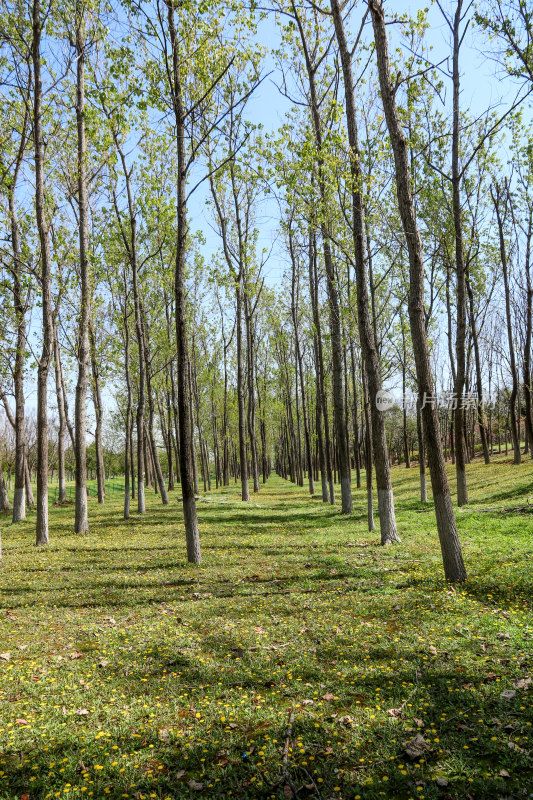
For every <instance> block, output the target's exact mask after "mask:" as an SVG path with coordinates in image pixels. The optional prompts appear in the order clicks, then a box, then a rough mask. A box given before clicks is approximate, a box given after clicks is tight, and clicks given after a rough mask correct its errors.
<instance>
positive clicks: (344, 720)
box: [338, 714, 354, 728]
mask: <svg viewBox="0 0 533 800" xmlns="http://www.w3.org/2000/svg"><path fill="white" fill-rule="evenodd" d="M338 721H339V722H340V724H341V725H346V727H347V728H353V726H354V721H353V719H352V718H351V716H350V715H349V714H345V715H344V717H339V719H338Z"/></svg>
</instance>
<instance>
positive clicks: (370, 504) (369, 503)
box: [361, 362, 376, 531]
mask: <svg viewBox="0 0 533 800" xmlns="http://www.w3.org/2000/svg"><path fill="white" fill-rule="evenodd" d="M361 377H362V381H363V406H364V410H365V478H366V508H367V521H368V530H369V531H375V530H376V523H375V522H374V498H373V489H372V414H371V413H370V408H369V406H370V399H369V396H368V383H367V379H366V367H365V364H364V362H362V368H361Z"/></svg>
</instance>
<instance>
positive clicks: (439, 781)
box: [435, 778, 448, 787]
mask: <svg viewBox="0 0 533 800" xmlns="http://www.w3.org/2000/svg"><path fill="white" fill-rule="evenodd" d="M435 783H436V784H437V786H442V787H444V786H448V781H447V780H446V778H435Z"/></svg>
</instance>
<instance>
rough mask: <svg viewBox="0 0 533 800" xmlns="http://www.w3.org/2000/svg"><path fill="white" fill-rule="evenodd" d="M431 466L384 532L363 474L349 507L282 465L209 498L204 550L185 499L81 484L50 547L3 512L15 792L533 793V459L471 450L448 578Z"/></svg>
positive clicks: (6, 790)
mask: <svg viewBox="0 0 533 800" xmlns="http://www.w3.org/2000/svg"><path fill="white" fill-rule="evenodd" d="M417 478H418V476H417V471H416V469H411V470H405V469H395V470H394V471H393V484H394V486H395V494H396V502H397V519H398V527H399V532H400V535H401V537H402V543H401V544H399V545H396V546H394V547H390V548H386V549H384V548H381V547H379V546H378V545H377V544H376V542H377V540H378V537H377V535H376V534H369V533H368V531H367V530H366V526H365V514H364V508H365V497H364V491H363V490H358V491H355V508H356V510H355V513H354V515H353V517H351V518H349V519H347V518H344V517H342V516H341V514H340V513H339V512H338V511H337V510H336V509H333V508H331V507H329V506H324V505H323V504H322V503H321V501H320V500H318V499H310V498H309V497H308V495H307V493H306V491H305V490H303V489H298V488H295V487H293V486H292V485H290V484H288V483H286V482H285V481H283V480H281V479H280V478H278V477H276V476H273V477H272V478H271V479H270V480H269V482H268V483H267V485H266V486H265V487H262V489H261V493H260V494H259V496H257V497H254V498H253V500H252V502H251V503H249V504H242V503H241V502H239V495H238V487H233V486H232V487H231V488H229V489H226V490H222V491H218V492H213V493H212V494H211V495H210V496H208V497H207V496H206V497H202V499H201V500H200V501H199V503H198V513H199V518H200V526H201V536H202V547H203V558H204V563H203V565H202V566H201V567H190V566H187V565H186V564H185V561H184V533H183V530H182V522H181V514H180V512H179V506H178V504H177V501H176V495H174V496H173V497H172V499H171V504H170V506H168V507H162V506H161V505H159V503H158V498H157V497H155V496H154V495H153V494H151V493H148V495H149V496H148V510H147V514H146V516H145V517H144V518H143V519H140V518H138V517H136V516H133V518H132V519H131V520H130V521H129V522H124V521H122V520H121V519H120V516H121V501H120V497H119V496H116V495H113V496H112V497H111V498H110V499H109V500H108V501H107V502H106V504H105V506H104V507H98V506H97V504H96V500H95V498H93V497H91V498H90V514H91V525H92V528H91V533H90V534H89V535H87V536H83V537H79V536H75V535H73V534H72V516H73V507H72V506H65V507H61V508H57V507H56V508H52V509H51V545H50V547H49V548H47V549H46V550H36V549H35V548H34V547H33V546H32V542H33V524H34V520H33V519H32V518H31V517H30V519H29V520H28V521H27V522H26V523H22V524H19V525H17V526H12V525H11V524H10V522H9V519H8V518H7V517H3V518H2V519H1V520H0V525H1V527H2V534H3V536H2V538H3V543H4V562H3V565H2V567H1V568H0V603H1V609H0V652H1V653H2V655H0V798H1V800H7V799H8V798H9V800H11V799H12V798H25V800H28V798H31V800H34V798H54V797H62V798H73V797H77V798H81V797H92V798H105V797H110V798H122V797H124V798H140V799H141V800H142V798H207V797H209V798H211V797H216V798H269V797H270V798H278V797H280V798H281V797H291V796H292V789H291V788H290V785H291V783H292V784H293V785H294V786H295V787H296V788H298V789H299V788H300V787H303V788H302V789H301V791H300V792H299V797H300V798H310V797H320V798H323V800H326V799H329V798H350V800H351V799H352V798H361V800H370V798H383V797H384V798H400V799H402V800H403V799H404V798H405V799H407V798H421V800H424V799H425V798H427V799H429V798H458V799H459V798H461V800H462V799H463V798H469V797H470V798H474V800H478V799H481V800H482V799H483V798H489V799H491V798H495V799H496V798H500V797H501V798H521V797H531V796H532V795H531V783H529V781H530V778H531V774H532V764H531V752H532V748H533V744H532V741H531V731H532V728H531V710H532V704H531V690H530V691H529V692H528V690H527V688H525V687H527V683H528V681H527V680H523V679H527V677H528V676H530V675H531V653H532V647H531V633H532V619H531V607H530V602H531V564H532V562H531V544H532V530H533V516H532V515H531V514H529V513H528V511H529V508H528V495H533V465H532V464H531V463H529V462H527V463H525V464H523V465H522V466H519V467H515V466H513V465H512V464H511V463H510V462H508V461H505V460H501V459H500V460H497V461H495V463H494V464H492V465H491V466H489V467H485V466H484V465H483V464H481V463H475V464H472V465H470V467H469V468H468V478H469V487H470V495H471V501H472V502H471V505H470V506H469V507H468V508H466V509H465V510H462V511H460V512H459V513H458V515H457V517H458V525H459V528H460V535H461V539H462V544H463V548H464V555H465V560H466V563H467V569H468V572H469V579H468V581H467V582H466V583H465V584H464V585H461V586H456V587H454V588H452V587H450V586H449V585H447V584H446V583H445V581H444V580H443V578H442V569H441V564H440V551H439V546H438V540H437V535H436V529H435V520H434V515H433V513H432V511H431V510H428V509H427V508H425V507H423V506H422V505H421V504H420V503H419V502H418V483H417ZM520 681H522V682H520ZM515 684H516V685H515ZM520 687H522V688H520ZM512 692H514V694H511V693H512ZM504 693H507V694H504ZM291 715H292V717H293V723H292V727H291V728H290V730H289V729H288V723H289V719H290V718H291ZM417 734H420V735H421V736H423V740H424V744H423V745H422V747H423V748H424V751H423V752H422V753H421V756H420V757H418V758H413V759H411V758H410V757H409V756H408V755H407V754H406V752H405V750H404V748H405V746H406V743H407V742H409V741H410V740H411V739H412V738H413V737H414V736H416V735H417ZM287 743H288V746H289V749H288V751H287V758H286V767H285V768H284V764H283V748H284V746H285V745H286V744H287Z"/></svg>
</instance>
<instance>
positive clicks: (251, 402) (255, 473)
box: [244, 293, 259, 492]
mask: <svg viewBox="0 0 533 800" xmlns="http://www.w3.org/2000/svg"><path fill="white" fill-rule="evenodd" d="M244 314H245V323H246V369H247V384H248V417H247V422H248V437H249V439H250V455H251V461H252V477H253V482H254V492H258V491H259V461H258V457H257V436H256V433H255V391H254V389H255V352H254V331H253V319H252V316H253V309H252V308H250V301H249V299H248V294H247V293H245V295H244Z"/></svg>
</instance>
